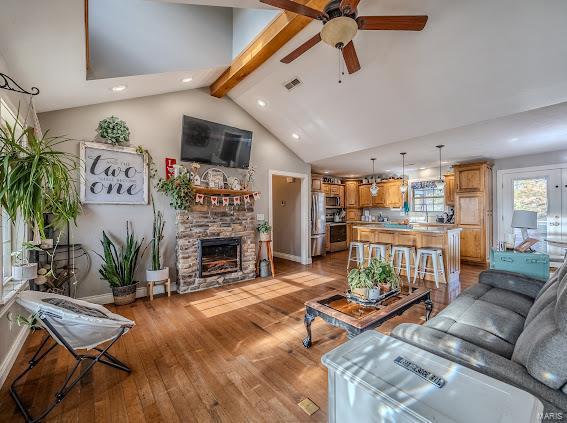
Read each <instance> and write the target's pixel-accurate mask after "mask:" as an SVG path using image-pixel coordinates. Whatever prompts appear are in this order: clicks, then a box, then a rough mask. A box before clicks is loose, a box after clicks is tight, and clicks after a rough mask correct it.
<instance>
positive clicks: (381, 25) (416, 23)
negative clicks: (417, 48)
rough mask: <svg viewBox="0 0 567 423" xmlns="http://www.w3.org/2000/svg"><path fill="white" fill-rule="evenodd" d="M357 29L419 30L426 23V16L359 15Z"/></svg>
mask: <svg viewBox="0 0 567 423" xmlns="http://www.w3.org/2000/svg"><path fill="white" fill-rule="evenodd" d="M356 22H357V23H358V28H359V29H367V30H393V31H421V30H422V29H423V28H424V27H425V24H426V23H427V16H359V17H358V18H356Z"/></svg>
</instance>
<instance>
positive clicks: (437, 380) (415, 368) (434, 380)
mask: <svg viewBox="0 0 567 423" xmlns="http://www.w3.org/2000/svg"><path fill="white" fill-rule="evenodd" d="M394 363H396V364H397V365H398V366H401V367H403V368H404V369H406V370H409V371H410V372H412V373H415V374H416V375H418V376H419V377H420V378H422V379H424V380H426V381H428V382H429V383H431V384H432V385H434V386H436V387H438V388H442V387H443V386H445V379H443V378H442V377H440V376H437V375H434V374H433V373H431V372H430V371H429V370H425V369H424V368H423V367H421V366H419V365H418V364H415V363H414V362H413V361H409V360H408V359H407V358H404V357H402V356H401V355H399V356H397V357H396V358H395V359H394Z"/></svg>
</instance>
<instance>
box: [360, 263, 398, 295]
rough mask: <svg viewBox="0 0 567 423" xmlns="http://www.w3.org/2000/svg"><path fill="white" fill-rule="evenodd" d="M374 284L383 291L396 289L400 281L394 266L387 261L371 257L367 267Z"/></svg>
mask: <svg viewBox="0 0 567 423" xmlns="http://www.w3.org/2000/svg"><path fill="white" fill-rule="evenodd" d="M367 270H368V274H369V277H370V279H371V280H372V283H373V284H374V286H379V287H380V289H381V290H382V292H383V293H386V292H389V291H392V290H394V289H398V287H399V285H400V283H399V278H398V275H397V274H396V271H395V270H394V266H392V264H390V263H389V262H387V261H385V260H382V259H379V258H377V257H373V258H372V259H371V260H370V263H369V264H368V267H367Z"/></svg>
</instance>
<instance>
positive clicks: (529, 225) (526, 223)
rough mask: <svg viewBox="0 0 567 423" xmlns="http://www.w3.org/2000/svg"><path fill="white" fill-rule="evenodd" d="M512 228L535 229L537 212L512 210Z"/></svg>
mask: <svg viewBox="0 0 567 423" xmlns="http://www.w3.org/2000/svg"><path fill="white" fill-rule="evenodd" d="M512 227H513V228H525V229H537V212H534V211H528V210H514V215H513V216H512Z"/></svg>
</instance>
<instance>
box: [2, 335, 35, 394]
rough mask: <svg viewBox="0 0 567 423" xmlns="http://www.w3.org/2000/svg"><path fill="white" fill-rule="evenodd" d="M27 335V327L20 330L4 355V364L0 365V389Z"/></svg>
mask: <svg viewBox="0 0 567 423" xmlns="http://www.w3.org/2000/svg"><path fill="white" fill-rule="evenodd" d="M29 333H30V330H29V328H28V327H27V326H23V327H22V328H20V333H19V334H18V336H16V339H15V340H14V343H13V344H12V347H11V348H10V351H8V354H6V358H5V359H4V362H3V363H2V365H0V388H1V387H2V385H3V384H4V382H5V381H6V378H7V377H8V373H10V370H11V369H12V366H13V365H14V362H15V361H16V358H18V354H19V353H20V350H21V349H22V347H23V346H24V342H25V341H26V339H27V337H28V335H29Z"/></svg>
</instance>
